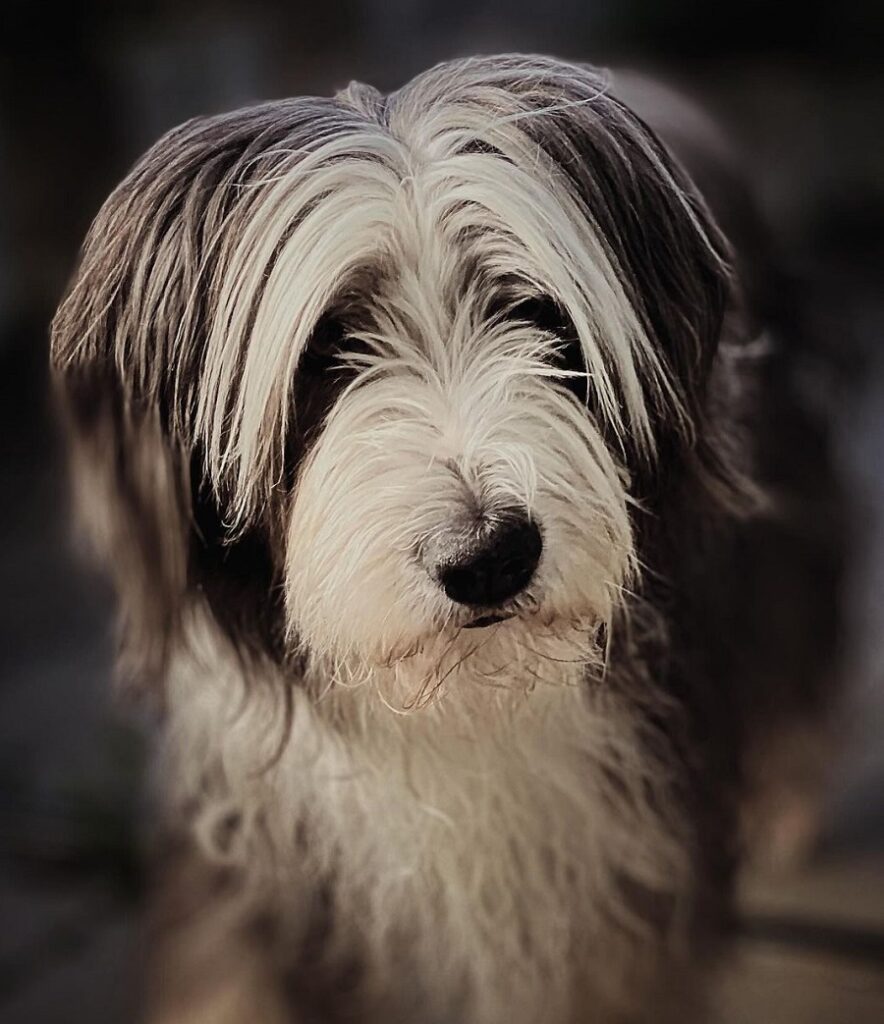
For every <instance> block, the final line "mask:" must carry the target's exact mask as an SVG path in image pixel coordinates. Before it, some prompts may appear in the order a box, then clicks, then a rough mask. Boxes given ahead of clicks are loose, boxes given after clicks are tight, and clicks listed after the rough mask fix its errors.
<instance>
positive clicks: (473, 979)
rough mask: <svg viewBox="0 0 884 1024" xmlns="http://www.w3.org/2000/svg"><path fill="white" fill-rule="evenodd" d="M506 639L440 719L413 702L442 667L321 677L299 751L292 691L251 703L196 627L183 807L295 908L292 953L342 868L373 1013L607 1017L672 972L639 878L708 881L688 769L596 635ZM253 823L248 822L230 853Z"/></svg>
mask: <svg viewBox="0 0 884 1024" xmlns="http://www.w3.org/2000/svg"><path fill="white" fill-rule="evenodd" d="M493 628H494V629H495V630H496V631H498V632H499V633H501V634H504V636H503V637H502V638H501V639H500V641H499V645H498V652H499V653H498V655H497V656H496V657H492V656H488V657H487V658H486V659H485V661H484V662H482V661H481V659H479V660H478V662H477V661H476V660H475V659H474V660H473V661H470V662H465V663H463V664H462V665H461V666H460V667H459V668H455V669H454V670H451V669H449V671H448V675H447V677H446V679H445V681H444V683H442V690H441V691H440V690H439V689H438V688H437V689H435V690H434V692H433V694H432V697H431V698H430V699H429V700H427V701H426V702H425V703H424V705H423V706H422V708H421V709H420V711H419V713H418V712H415V713H412V714H408V713H403V708H402V706H400V707H396V706H394V704H393V701H394V700H395V699H396V698H395V696H394V695H396V694H398V695H399V699H400V700H403V701H404V703H406V704H407V703H408V701H409V696H413V694H414V692H415V690H417V691H426V689H427V687H426V681H427V679H433V680H435V681H436V682H438V680H437V679H436V676H437V673H438V665H437V663H436V661H435V655H429V654H425V655H422V656H415V658H414V659H412V660H411V663H410V664H409V666H408V668H407V670H405V669H403V666H402V665H401V664H399V665H396V666H394V667H393V668H391V669H387V670H381V669H374V670H372V671H371V672H370V673H367V674H366V675H364V676H361V677H359V678H346V679H337V680H335V685H334V686H333V687H331V688H330V687H329V686H328V681H327V672H326V670H325V669H324V668H322V669H320V668H319V667H318V666H314V667H313V670H312V672H308V678H307V679H305V680H304V681H303V685H304V686H305V687H306V688H305V689H301V688H298V689H296V690H295V691H294V715H293V719H292V726H291V733H290V736H289V738H288V742H287V743H286V745H285V746H284V748H283V749H282V753H281V754H279V741H280V729H281V722H282V721H283V717H284V716H283V715H282V713H281V698H280V692H281V691H280V687H281V686H284V685H286V683H285V681H283V680H281V679H278V678H277V679H273V678H263V679H261V680H259V681H258V685H257V688H255V689H253V690H251V691H250V692H249V694H248V699H246V692H245V691H244V689H243V684H242V678H241V676H240V675H239V673H238V672H237V671H236V670H235V668H234V667H233V666H234V664H235V662H234V661H232V660H231V659H230V656H229V653H228V652H227V651H226V650H225V649H224V648H223V646H219V644H218V641H217V639H216V638H214V637H213V634H212V631H211V627H208V626H207V625H206V624H205V623H197V624H196V625H195V627H194V634H193V635H192V645H191V650H192V652H193V653H192V654H191V655H190V656H188V657H182V658H181V659H180V660H179V661H178V663H177V664H176V667H175V670H174V671H173V673H172V676H171V682H172V689H171V692H170V698H171V722H172V727H171V731H170V733H169V736H168V738H167V742H168V753H167V757H168V758H169V759H170V761H167V763H166V768H167V769H168V770H167V771H166V773H165V777H166V778H167V779H168V780H169V781H170V784H171V785H172V786H173V789H174V795H173V800H172V803H173V806H175V805H177V804H178V802H179V801H184V802H186V801H188V800H192V799H193V796H194V794H201V796H202V798H203V800H204V805H203V809H202V811H201V813H200V815H199V816H198V818H197V820H196V823H195V826H194V828H195V834H196V835H197V837H198V839H199V840H200V842H201V845H202V848H203V850H204V851H205V853H206V855H207V856H208V857H209V859H210V860H212V861H216V862H223V863H228V864H231V863H232V864H234V865H236V866H238V867H240V868H241V869H243V870H244V871H245V873H246V877H247V878H248V880H249V882H250V886H249V890H250V894H251V898H253V899H254V901H255V904H256V905H260V903H261V902H262V901H265V902H266V901H269V902H270V903H271V905H272V906H273V907H274V908H275V909H277V910H279V911H281V912H282V914H283V918H284V920H286V918H288V919H287V920H286V925H287V928H286V932H285V934H286V940H287V941H288V942H289V944H290V947H291V948H292V949H295V948H297V944H298V938H299V935H300V934H301V930H302V929H303V927H304V926H305V921H304V920H302V919H300V915H301V914H303V913H304V907H305V906H306V905H309V897H308V896H307V895H306V894H309V893H310V892H312V891H314V890H315V887H316V885H317V883H318V880H321V879H324V878H325V879H327V878H330V877H332V875H333V876H334V887H333V893H334V897H333V899H334V914H335V920H336V922H337V924H338V930H337V931H336V932H335V933H334V934H333V936H332V937H331V940H330V942H329V945H328V947H327V949H326V955H327V957H328V958H329V959H330V960H332V961H334V960H336V959H337V960H340V961H344V960H345V959H346V956H347V955H348V954H354V953H355V954H356V955H357V956H359V957H360V958H362V961H363V962H364V963H365V964H366V965H367V968H368V970H367V974H366V976H365V980H364V982H363V987H362V990H361V995H360V1006H361V1007H362V1012H363V1014H364V1019H369V1018H370V1017H372V1014H373V1013H376V1014H378V1015H379V1016H380V1019H386V1020H394V1019H398V1020H414V1019H418V1018H419V1019H421V1020H426V1021H440V1022H441V1021H455V1020H471V1021H477V1022H482V1024H495V1022H501V1024H503V1022H504V1021H507V1022H524V1024H529V1022H536V1021H539V1020H567V1019H571V1017H572V1015H574V1014H578V1015H580V1014H585V1015H586V1016H585V1017H583V1016H581V1017H580V1019H588V1020H607V1019H609V1018H608V1014H609V1013H610V1008H611V1006H615V1007H617V1008H618V1009H620V1010H622V1009H623V1008H624V1006H629V1005H630V1003H631V1002H632V1000H633V999H635V1000H638V1001H640V1000H641V998H643V996H644V995H646V992H644V991H643V989H642V986H643V985H644V984H645V983H647V982H648V978H647V977H645V976H643V974H642V972H643V971H647V972H649V973H650V972H652V970H653V968H654V967H655V966H656V965H657V962H656V960H655V955H656V954H655V948H654V943H653V942H651V941H650V936H649V934H648V933H647V925H646V923H645V922H644V921H643V919H642V917H641V916H640V915H639V914H637V913H636V912H635V911H634V910H631V909H630V906H629V903H628V901H626V900H624V898H623V894H624V887H623V885H624V883H625V884H626V885H629V886H638V887H640V888H641V890H642V891H643V892H645V893H647V894H651V895H652V897H654V898H656V897H662V898H664V899H666V900H673V899H674V900H676V902H677V901H678V900H680V899H681V898H682V897H681V895H680V894H681V893H683V892H685V891H687V888H688V887H687V885H686V881H687V878H686V873H687V870H688V867H687V856H686V852H685V850H684V848H683V847H682V845H681V843H680V840H679V839H678V838H677V837H678V835H679V824H678V821H677V817H676V816H675V815H674V812H673V810H672V808H671V807H669V806H667V804H666V797H665V795H664V794H665V790H666V785H667V775H666V769H665V767H664V766H663V765H662V764H657V763H653V762H649V761H648V759H647V756H646V755H643V754H642V753H640V750H639V743H638V738H637V736H636V731H635V730H636V723H635V722H634V721H633V720H632V719H631V717H630V715H629V713H628V711H627V710H626V708H625V707H624V706H623V705H622V703H621V702H620V701H619V700H618V699H617V698H616V697H615V696H614V695H613V694H612V693H611V692H609V691H608V690H606V688H605V686H604V684H602V683H599V684H597V686H596V687H595V688H593V689H592V690H591V691H589V692H587V690H586V688H585V685H581V677H582V672H583V669H582V662H583V658H581V657H580V656H579V655H580V653H581V646H580V640H579V636H578V634H576V633H575V634H573V635H570V636H565V637H554V636H544V635H543V634H542V633H538V632H532V633H528V632H527V631H525V630H522V629H521V628H517V627H512V626H511V625H510V624H507V623H504V624H501V625H500V626H497V627H493ZM529 636H530V641H529V640H528V637H529ZM529 646H530V648H531V650H532V651H537V652H538V653H536V654H535V653H531V652H530V651H529ZM583 655H584V657H586V658H591V651H590V650H589V648H588V647H585V648H584V650H583ZM495 662H496V667H497V671H496V672H494V671H493V669H494V667H495ZM466 666H469V667H466ZM268 671H269V670H268ZM313 673H315V675H316V678H315V679H313V680H312V683H313V685H315V686H318V687H320V688H321V689H322V693H321V695H320V696H319V699H318V700H315V699H314V698H315V697H316V693H315V692H314V694H313V695H312V696H311V695H310V693H309V692H308V691H309V689H310V686H311V678H312V674H313ZM253 683H254V681H253ZM434 685H435V684H434ZM378 688H380V689H381V690H382V691H384V697H383V699H381V700H379V699H378V693H377V689H378ZM606 773H612V774H613V776H614V777H616V779H617V784H616V790H612V789H611V782H610V778H609V777H608V776H607V775H606ZM207 779H210V780H211V781H209V782H207ZM231 812H235V813H237V814H239V815H241V816H242V818H243V821H242V826H241V828H240V830H239V832H238V834H237V835H236V837H235V838H234V841H233V843H232V845H231V846H230V847H226V846H225V847H224V848H223V849H222V848H219V843H218V841H217V839H216V836H217V834H218V832H219V830H220V829H219V826H220V824H221V822H222V820H223V819H225V818H226V817H227V816H228V815H229V814H230V813H231ZM305 836H306V842H304V841H303V840H304V838H305ZM305 900H307V902H306V903H305ZM575 908H579V912H575ZM682 909H683V910H685V911H686V910H687V908H686V907H682ZM673 920H674V921H675V924H674V925H673V927H672V931H671V934H670V935H669V942H670V949H669V954H670V955H672V953H673V952H677V950H678V948H679V942H680V935H679V929H678V920H679V917H678V913H677V912H676V914H675V915H674V918H673ZM589 999H591V1000H592V1002H588V1001H587V1000H589ZM372 1019H373V1017H372Z"/></svg>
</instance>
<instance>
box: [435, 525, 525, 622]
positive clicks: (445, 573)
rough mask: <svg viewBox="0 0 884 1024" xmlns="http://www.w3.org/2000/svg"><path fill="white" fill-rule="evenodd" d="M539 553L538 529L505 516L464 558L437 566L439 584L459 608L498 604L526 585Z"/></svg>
mask: <svg viewBox="0 0 884 1024" xmlns="http://www.w3.org/2000/svg"><path fill="white" fill-rule="evenodd" d="M542 550H543V540H542V538H541V536H540V530H539V529H538V528H537V525H536V524H535V523H532V522H531V520H530V519H526V518H525V517H523V516H521V515H518V516H512V515H507V516H504V517H502V518H500V519H498V520H497V521H496V522H495V523H494V525H493V526H492V527H491V528H490V529H488V530H487V532H486V533H485V534H484V535H482V536H481V537H480V538H479V540H478V542H477V543H476V544H475V545H472V546H471V547H470V548H469V549H468V551H467V552H465V553H464V555H462V556H461V557H459V558H458V559H457V560H455V561H452V562H447V563H445V564H444V565H441V566H439V568H438V580H439V583H440V585H441V587H442V589H443V590H444V591H445V593H446V594H447V595H448V597H450V598H451V600H452V601H457V603H458V604H468V605H497V604H501V603H502V602H504V601H506V599H507V598H508V597H513V596H514V595H515V594H518V593H519V591H520V590H524V588H525V587H526V586H527V585H528V583H529V581H530V580H531V577H532V576H533V575H534V570H535V569H536V568H537V563H538V562H539V561H540V552H541V551H542Z"/></svg>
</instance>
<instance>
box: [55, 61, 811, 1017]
mask: <svg viewBox="0 0 884 1024" xmlns="http://www.w3.org/2000/svg"><path fill="white" fill-rule="evenodd" d="M732 268H733V260H732V256H731V253H730V250H729V246H728V244H727V243H726V242H725V240H724V237H723V235H722V233H721V231H720V229H719V227H718V226H717V224H716V222H715V221H714V220H713V218H712V216H711V214H710V212H709V210H708V208H707V206H706V205H705V203H704V201H703V200H702V199H701V198H700V196H699V194H698V192H697V191H696V190H695V187H694V185H693V184H692V182H691V180H690V179H689V178H688V176H687V175H686V173H685V171H684V170H683V169H682V167H681V165H680V164H679V163H677V162H676V160H675V159H674V158H673V157H672V156H671V155H670V153H669V151H668V150H667V149H666V148H665V147H664V146H663V145H662V144H661V142H660V141H659V140H658V138H657V137H656V136H655V134H654V133H653V132H652V131H651V130H650V129H649V128H648V127H647V125H646V124H645V123H644V122H643V121H642V120H641V119H639V118H638V117H637V116H636V115H635V114H634V113H632V112H631V110H630V109H628V108H627V107H626V106H624V105H623V103H621V102H620V101H619V100H618V99H616V98H614V96H613V95H612V94H611V91H610V89H609V87H608V83H607V80H606V79H605V77H603V76H601V75H600V74H599V73H597V72H596V71H594V70H592V69H591V68H588V67H585V66H578V65H575V64H569V63H565V62H560V61H557V60H552V59H546V58H538V57H520V56H504V57H490V58H477V59H467V60H460V61H455V62H452V63H448V64H443V65H441V66H439V67H436V68H434V69H432V70H430V71H428V72H427V73H425V74H422V75H420V76H419V77H418V78H416V79H415V80H413V81H412V82H410V83H409V84H408V85H406V86H405V87H404V88H403V89H401V90H400V91H398V92H396V93H393V94H392V95H389V96H384V95H381V94H380V93H378V92H377V91H376V90H374V89H372V88H369V87H367V86H364V85H358V84H353V85H351V86H350V87H349V88H348V89H346V90H345V91H344V92H342V93H340V94H339V95H337V96H336V97H334V98H333V99H324V98H299V99H289V100H282V101H279V102H273V103H268V104H265V105H262V106H258V107H253V108H250V109H246V110H241V111H237V112H235V113H232V114H228V115H223V116H220V117H212V118H201V119H197V120H194V121H190V122H188V123H187V124H185V125H183V126H182V127H180V128H177V129H175V130H174V131H172V132H170V133H169V134H168V135H166V136H165V137H164V138H163V139H161V140H160V141H159V142H158V143H157V144H156V145H155V146H154V147H153V148H152V149H151V150H150V151H149V152H148V153H147V155H146V156H145V157H144V158H143V159H142V160H141V161H140V162H139V163H138V164H137V166H136V167H135V168H134V170H133V171H132V172H131V173H130V174H129V176H128V177H127V178H126V179H125V181H124V182H123V183H122V184H121V185H120V186H119V188H118V189H117V190H116V191H115V192H114V193H113V195H112V196H111V197H110V199H109V200H108V201H107V203H106V204H105V206H104V208H103V209H102V211H101V213H100V214H99V216H98V218H97V219H96V221H95V223H94V225H93V227H92V229H91V231H90V233H89V236H88V239H87V241H86V244H85V247H84V252H83V257H82V263H81V266H80V269H79V272H78V274H77V276H76V279H75V281H74V284H73V286H72V288H71V291H70V293H69V295H68V297H67V298H66V300H65V301H64V303H63V305H62V307H61V309H60V310H59V312H58V315H57V317H56V320H55V323H54V336H53V361H54V366H55V370H56V375H57V378H58V380H59V388H60V391H61V395H62V401H63V403H64V406H65V409H66V413H67V418H68V423H69V432H70V436H71V442H72V449H73V463H74V471H75V473H74V477H75V483H76V486H77V489H78V494H79V498H80V505H81V507H82V509H83V513H84V515H85V518H86V520H87V521H88V523H89V525H90V529H91V534H92V537H93V538H94V541H95V544H96V546H97V548H98V550H99V553H100V554H101V556H102V557H103V559H104V561H105V562H106V564H107V566H108V567H109V570H110V572H111V573H112V575H113V577H114V579H115V582H116V586H117V590H118V594H119V600H120V605H121V610H122V624H123V645H122V661H121V668H122V670H123V671H124V673H125V674H126V675H127V676H128V677H129V678H132V679H136V680H137V681H138V682H139V683H140V685H141V686H143V687H145V688H147V689H149V690H150V691H152V692H153V693H155V694H158V695H161V697H162V705H163V714H164V727H163V741H162V751H161V755H160V765H161V768H160V773H159V774H160V780H161V781H160V787H161V789H162V802H163V807H164V811H163V821H164V830H165V833H166V835H168V836H169V837H171V838H170V839H169V841H168V842H167V843H166V844H165V846H164V849H165V850H166V852H167V858H166V867H165V868H164V870H163V872H162V874H163V877H164V878H165V881H166V887H167V892H168V891H171V892H172V893H174V895H173V896H168V895H167V897H166V899H165V906H166V910H167V912H166V913H164V914H160V915H159V916H160V917H161V918H162V919H163V921H164V927H166V929H167V933H168V934H166V936H165V938H164V939H163V940H162V942H161V943H160V946H161V947H162V949H164V950H165V952H162V951H160V952H158V953H157V955H156V964H155V969H156V971H157V974H156V975H155V984H154V986H153V990H154V1002H155V1004H156V1005H155V1007H154V1015H155V1017H157V1018H164V1019H170V1020H171V1019H175V1020H180V1019H199V1020H203V1019H205V1020H210V1021H222V1020H242V1021H246V1020H248V1021H261V1020H264V1021H276V1020H296V1021H310V1020H316V1021H333V1020H337V1019H347V1020H354V1019H358V1020H366V1021H385V1022H386V1021H403V1022H406V1021H408V1022H428V1024H429V1022H432V1024H443V1022H452V1024H453V1022H467V1021H472V1022H476V1024H497V1022H500V1024H503V1022H509V1024H520V1022H522V1024H531V1022H538V1021H547V1022H577V1021H584V1022H595V1024H601V1022H604V1024H608V1022H613V1021H624V1020H645V1021H649V1020H653V1021H660V1020H663V1019H665V1018H666V1016H667V1014H668V1013H670V1012H671V1013H672V1014H673V1015H675V1016H676V1017H678V1019H681V1020H683V1019H685V1015H688V1014H690V1013H691V1012H692V1009H691V1008H692V1007H694V1006H695V999H696V995H695V993H696V989H697V985H696V984H695V982H696V977H695V976H696V974H697V966H698V965H699V963H700V962H701V961H702V956H701V955H700V954H701V952H703V951H706V950H709V949H710V948H712V947H713V946H714V942H713V941H712V940H713V939H714V937H715V936H716V935H718V934H720V933H721V932H722V929H723V927H724V925H725V924H726V921H727V917H728V890H729V883H730V879H731V876H732V873H733V869H734V864H735V855H736V852H737V837H738V832H739V829H738V820H737V819H738V812H739V807H740V801H741V800H742V799H743V798H744V796H745V793H746V789H747V775H748V770H747V765H748V763H749V761H750V760H751V758H752V757H753V756H754V752H755V751H756V750H757V748H758V745H759V743H760V740H759V737H761V736H762V735H765V734H771V733H772V732H773V731H775V729H776V727H777V723H779V722H781V721H782V720H783V719H782V717H781V716H780V715H779V712H780V710H781V709H782V708H784V707H785V705H787V704H788V703H789V701H787V700H785V699H784V698H783V697H782V695H781V693H780V692H779V691H778V689H777V681H776V680H774V681H771V679H770V675H771V674H770V672H764V673H762V677H761V678H762V679H763V680H764V686H763V687H762V686H759V685H758V683H757V681H756V680H755V678H754V673H756V668H757V666H758V665H760V664H762V663H763V661H764V659H765V658H766V656H767V650H768V646H769V645H768V644H766V643H764V642H762V641H759V640H758V638H757V637H753V635H752V634H751V633H750V632H749V631H747V630H746V629H745V628H744V627H745V625H746V622H747V621H748V619H747V617H746V614H745V609H744V608H743V607H742V604H743V602H744V600H745V597H746V595H745V593H744V591H745V589H746V588H745V586H743V588H742V590H741V588H740V586H738V585H737V584H736V583H735V582H733V581H734V579H735V578H736V576H735V571H736V567H741V566H744V563H745V560H746V559H748V560H749V563H751V554H752V553H751V545H749V546H747V545H746V543H745V541H744V540H741V538H745V537H746V536H747V535H748V534H747V531H750V530H751V526H749V525H748V524H750V523H751V522H753V521H754V520H757V519H758V518H759V517H763V516H764V515H768V514H769V513H767V512H765V511H764V508H765V503H764V501H763V500H762V499H761V498H760V496H759V495H760V489H759V488H758V487H757V486H756V484H755V483H754V482H753V479H752V477H753V446H754V441H755V436H756V435H755V433H754V429H755V428H754V426H753V419H752V414H751V409H752V402H753V400H754V398H753V396H755V397H756V398H757V393H758V391H759V387H760V385H758V383H757V380H758V379H760V375H759V373H758V372H757V369H756V364H757V354H758V352H759V351H760V350H761V348H762V347H763V346H762V345H761V344H760V343H759V342H758V341H757V340H753V338H752V335H753V333H754V331H753V329H752V328H751V327H750V324H751V319H750V317H749V316H748V315H747V312H746V309H745V305H746V304H745V302H744V290H743V289H741V288H740V286H739V284H738V281H737V275H736V274H735V273H734V272H733V269H732ZM753 381H755V382H756V383H753ZM741 545H742V546H741ZM743 571H744V577H743V579H744V582H745V569H743ZM755 599H756V600H759V601H760V600H761V597H760V595H758V594H756V595H755ZM793 703H794V702H793ZM173 879H177V881H172V880H173ZM180 901H185V902H186V904H187V906H184V905H183V904H181V902H180ZM163 902H164V901H163V900H162V899H160V900H159V903H160V904H163ZM197 977H200V978H201V979H202V981H201V982H197V981H194V980H193V979H195V978H197ZM187 979H190V980H187ZM173 992H174V993H175V994H174V997H173V996H172V995H171V994H170V993H173ZM173 1007H174V1008H173Z"/></svg>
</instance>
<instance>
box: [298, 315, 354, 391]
mask: <svg viewBox="0 0 884 1024" xmlns="http://www.w3.org/2000/svg"><path fill="white" fill-rule="evenodd" d="M346 335H347V329H346V327H345V325H344V324H343V323H342V321H340V320H339V319H337V318H336V317H334V316H330V315H326V316H323V317H321V318H320V320H319V322H318V323H317V324H316V327H314V329H313V333H312V334H311V336H310V341H309V342H308V343H307V347H306V348H305V349H304V351H303V353H302V355H301V362H300V365H299V371H300V372H301V373H307V374H310V375H312V376H316V375H318V374H324V373H326V372H327V371H328V370H330V369H333V368H334V367H335V365H336V364H337V363H338V360H339V359H340V357H341V354H342V353H343V351H344V341H345V339H346Z"/></svg>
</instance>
